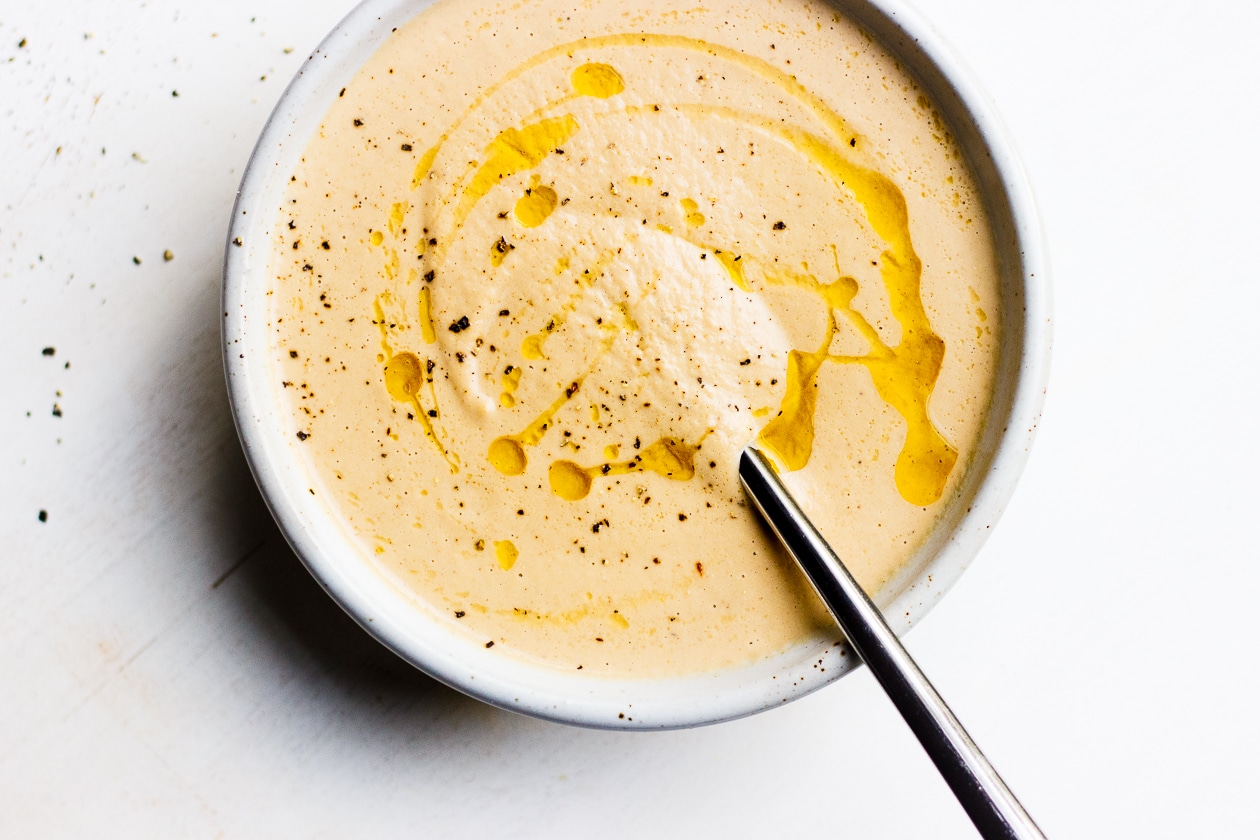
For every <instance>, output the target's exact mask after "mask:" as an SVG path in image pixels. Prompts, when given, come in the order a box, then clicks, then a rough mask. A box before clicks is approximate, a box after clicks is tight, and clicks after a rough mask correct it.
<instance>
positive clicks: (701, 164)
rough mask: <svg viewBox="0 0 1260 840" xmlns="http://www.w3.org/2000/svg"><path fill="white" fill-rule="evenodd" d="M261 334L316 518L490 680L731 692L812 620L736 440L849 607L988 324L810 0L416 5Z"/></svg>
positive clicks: (941, 440)
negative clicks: (516, 668) (512, 660)
mask: <svg viewBox="0 0 1260 840" xmlns="http://www.w3.org/2000/svg"><path fill="white" fill-rule="evenodd" d="M276 231H277V232H276V234H275V240H274V250H273V256H272V275H273V284H274V285H273V288H272V295H273V305H272V310H271V324H270V328H271V330H272V331H273V335H274V346H275V349H276V361H275V376H276V380H277V383H276V384H277V387H278V388H282V389H283V391H284V393H285V394H287V395H288V396H289V397H290V398H291V399H290V405H291V406H292V429H291V433H292V434H293V435H294V436H295V442H294V445H295V446H299V447H301V448H302V450H303V451H304V452H305V454H306V456H307V457H308V458H309V463H310V467H311V473H312V484H311V489H312V492H313V493H315V494H316V495H317V496H320V497H322V498H323V500H324V501H325V502H326V503H327V504H328V505H329V508H330V509H331V510H332V511H333V512H334V515H336V516H337V517H339V518H340V520H341V521H342V522H343V523H344V525H345V527H346V528H347V529H348V530H349V531H350V532H351V533H353V534H354V535H355V537H356V540H357V542H358V544H359V545H361V547H362V554H363V560H364V562H365V563H370V564H374V565H375V567H376V568H377V569H378V570H379V571H380V572H381V573H382V574H383V575H386V576H387V577H389V578H390V579H391V580H393V581H394V582H395V583H396V585H397V586H399V587H401V588H402V589H403V590H404V591H406V592H407V593H410V594H411V595H412V596H414V600H415V603H416V608H417V609H421V610H426V611H429V612H431V613H432V614H433V615H434V617H435V619H436V620H440V621H445V622H449V623H450V624H452V625H455V626H458V627H460V628H462V631H463V632H467V633H469V634H472V635H473V636H474V637H475V638H477V639H478V640H479V641H480V640H484V643H485V645H486V646H487V647H491V646H494V647H496V648H498V649H500V650H503V651H504V652H505V655H514V656H523V657H530V658H534V659H536V660H541V661H545V662H546V663H549V664H550V665H553V666H555V667H557V668H564V669H582V670H584V671H586V672H589V673H591V674H593V675H594V674H599V673H605V674H615V675H618V676H643V677H655V676H667V675H671V674H683V673H692V672H696V671H701V670H707V669H713V668H723V667H731V666H736V665H739V664H741V663H745V662H748V661H750V660H752V659H756V658H759V657H765V656H768V655H771V654H774V653H776V652H779V651H781V650H783V649H785V648H787V647H789V646H791V645H792V644H793V643H796V642H799V641H801V640H803V639H808V638H810V637H814V636H817V635H819V634H828V633H831V632H832V631H831V630H830V621H829V619H828V618H827V616H826V614H825V612H824V611H823V610H822V608H821V606H820V605H819V604H818V603H817V601H816V599H815V598H814V596H813V594H812V593H811V592H810V590H809V588H808V584H807V583H806V582H805V581H804V579H803V578H802V577H801V576H800V574H799V573H798V572H797V571H796V570H795V568H793V566H792V565H791V562H790V560H788V559H787V558H785V556H784V555H783V554H782V552H781V551H780V549H779V548H778V547H777V545H776V544H775V542H774V539H773V536H772V535H771V534H769V533H768V532H767V531H766V530H765V528H764V527H763V526H762V524H761V523H760V521H759V520H758V517H757V515H756V512H755V510H754V509H753V508H752V507H751V506H750V505H749V504H748V503H747V501H746V500H745V497H744V494H743V491H742V489H741V487H740V485H739V481H738V478H737V475H736V464H737V459H738V453H739V451H740V449H741V448H742V447H743V446H744V445H745V444H747V443H749V442H750V441H757V442H758V443H759V445H760V446H761V447H762V448H763V449H764V450H765V451H767V452H768V453H770V454H771V456H772V457H773V459H774V461H775V463H776V464H777V465H778V467H779V468H780V471H781V473H782V474H783V475H784V476H785V478H786V480H787V482H788V483H789V485H790V486H791V487H792V488H793V491H794V492H795V493H796V495H797V496H798V498H799V499H800V500H801V502H802V505H803V507H804V508H805V509H806V512H807V513H808V514H809V515H810V516H811V517H812V518H813V519H814V521H815V522H816V523H818V524H819V527H820V529H821V530H822V531H823V532H824V534H825V535H826V537H827V538H828V540H829V541H830V542H831V544H832V545H833V547H834V548H835V549H836V550H837V552H838V553H839V554H840V555H841V556H842V557H843V558H844V559H845V561H846V563H848V564H849V566H850V568H851V569H852V570H853V572H854V574H855V575H856V576H857V578H858V579H859V581H861V583H862V584H863V586H865V587H866V589H867V590H868V591H870V592H877V591H878V590H879V589H880V587H881V586H883V585H884V584H886V583H887V582H888V581H889V580H891V579H892V578H893V576H894V575H895V574H896V573H897V572H898V570H899V569H900V568H902V567H903V566H904V565H905V564H906V563H907V561H908V560H909V559H910V558H911V557H912V556H913V555H914V553H915V551H916V549H917V548H918V547H919V546H920V545H921V544H922V542H923V540H924V539H925V537H926V536H927V534H929V533H930V531H931V529H932V528H933V526H934V524H935V523H936V522H937V521H938V519H939V517H940V514H941V512H942V511H943V510H944V508H945V506H946V505H947V504H948V503H949V501H950V499H951V498H952V497H953V495H954V494H955V493H956V492H957V488H958V486H959V483H960V480H961V477H962V475H963V474H964V472H965V471H966V469H967V466H968V462H969V460H970V456H971V453H972V451H973V449H974V447H975V445H976V442H977V440H978V437H979V435H980V432H981V427H982V424H983V421H984V418H985V414H986V411H987V408H988V404H989V394H990V389H991V387H992V384H993V373H994V368H995V363H996V355H997V340H998V329H999V323H1000V319H1001V312H1000V311H999V308H998V278H997V269H996V264H995V258H994V255H993V249H992V244H991V235H990V231H989V228H988V225H987V222H986V219H985V216H984V213H983V208H982V207H981V206H980V203H979V200H978V197H977V192H976V188H975V186H974V184H973V181H972V177H971V174H970V173H969V170H968V168H967V166H966V164H965V163H964V162H963V160H962V158H961V156H960V154H959V152H958V150H957V148H956V147H955V145H954V143H953V140H952V138H951V136H950V131H949V129H948V127H947V126H946V125H945V124H943V122H942V121H941V118H940V116H939V115H938V113H937V111H936V110H935V108H934V106H933V103H932V102H931V101H929V100H928V99H927V98H926V97H925V95H924V94H923V92H922V91H921V90H920V88H919V86H918V85H917V83H916V81H915V80H914V79H913V78H912V77H910V76H909V75H908V74H907V73H906V72H905V71H904V70H903V69H902V68H901V67H900V66H899V64H898V62H897V61H896V60H895V59H894V58H893V57H892V56H891V55H890V54H889V53H888V52H886V51H885V50H884V49H883V48H882V47H881V46H880V45H879V44H878V43H876V42H874V41H873V40H872V39H871V38H869V37H868V36H867V35H866V34H865V33H864V32H863V31H862V30H860V29H858V28H857V27H856V26H855V25H853V24H852V23H851V22H850V21H848V20H847V19H845V18H844V17H842V16H840V15H838V14H836V13H835V11H834V10H833V9H831V8H830V7H829V6H827V5H825V4H823V3H820V2H811V0H783V2H767V3H756V4H745V3H738V2H730V0H717V2H712V3H706V4H705V5H704V6H703V7H701V6H695V7H679V6H676V5H675V4H673V3H668V2H663V0H649V2H645V3H636V4H634V5H633V9H631V8H630V7H628V6H627V5H626V4H623V3H614V2H611V1H610V0H592V1H591V2H586V3H581V4H577V5H575V4H573V3H572V2H558V0H536V1H534V2H521V3H515V4H507V3H487V2H478V1H477V0H458V2H456V0H442V2H439V3H437V4H436V5H435V6H433V7H432V8H430V9H428V10H427V11H425V12H423V13H422V14H421V15H419V16H418V17H417V18H415V19H414V20H413V21H412V22H410V23H409V24H408V25H407V26H404V27H401V28H399V29H398V30H397V31H395V32H394V33H392V34H391V35H390V36H389V38H388V39H387V40H386V41H385V42H384V44H383V45H382V46H381V47H380V49H379V50H378V51H377V52H376V54H375V55H374V56H373V57H372V58H371V59H370V60H369V61H368V62H367V64H366V65H365V66H364V67H363V68H362V69H361V71H360V72H359V73H358V74H357V75H356V76H355V78H354V79H353V80H352V81H351V82H350V83H349V84H347V85H346V87H345V89H344V90H343V91H342V92H341V94H340V96H338V97H337V98H336V99H335V100H334V101H333V102H332V103H331V105H330V106H329V108H328V112H327V115H326V116H325V118H324V120H323V123H322V126H321V128H320V130H319V132H318V134H317V136H315V137H313V138H312V139H311V140H310V142H309V145H308V146H307V148H306V150H305V152H304V155H303V157H302V160H301V163H300V165H299V166H298V167H297V169H296V171H295V172H294V173H293V177H292V180H291V182H290V184H289V189H288V193H287V195H286V198H285V203H284V206H283V207H282V208H280V209H279V217H278V223H277V226H276Z"/></svg>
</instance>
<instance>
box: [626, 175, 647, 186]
mask: <svg viewBox="0 0 1260 840" xmlns="http://www.w3.org/2000/svg"><path fill="white" fill-rule="evenodd" d="M626 180H628V181H629V182H630V185H631V186H633V187H650V186H652V179H651V178H649V177H647V176H646V175H631V176H630V177H629V178H627V179H626Z"/></svg>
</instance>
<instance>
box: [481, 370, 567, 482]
mask: <svg viewBox="0 0 1260 840" xmlns="http://www.w3.org/2000/svg"><path fill="white" fill-rule="evenodd" d="M581 387H582V381H581V380H580V379H575V380H574V381H573V383H572V384H571V385H569V386H568V387H567V388H565V389H564V391H563V392H562V393H561V394H560V396H559V397H557V398H556V400H555V402H553V403H552V404H551V405H549V406H547V409H546V410H545V411H543V412H542V413H541V414H539V415H538V416H537V417H535V418H534V419H533V421H532V422H531V423H530V424H529V425H528V426H526V427H525V428H524V429H522V430H521V431H520V432H519V433H518V434H515V435H503V436H502V437H498V438H495V440H494V441H493V442H492V443H491V444H490V449H489V450H488V451H487V452H486V458H487V459H488V460H489V461H490V463H491V465H493V466H494V468H495V469H496V470H498V471H499V472H501V473H503V474H504V475H520V474H521V473H523V472H525V467H526V466H528V465H529V459H528V458H527V457H526V455H525V447H527V446H537V445H538V444H539V443H541V442H542V439H543V436H544V435H546V434H547V430H548V429H550V428H551V422H552V418H554V417H555V416H556V412H558V411H559V410H560V409H562V408H564V407H565V405H566V404H567V403H568V402H569V400H571V399H573V395H574V394H576V393H577V392H578V389H580V388H581Z"/></svg>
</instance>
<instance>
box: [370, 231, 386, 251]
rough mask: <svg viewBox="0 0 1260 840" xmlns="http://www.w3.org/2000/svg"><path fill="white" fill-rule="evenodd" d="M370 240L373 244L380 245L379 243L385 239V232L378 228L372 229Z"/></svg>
mask: <svg viewBox="0 0 1260 840" xmlns="http://www.w3.org/2000/svg"><path fill="white" fill-rule="evenodd" d="M370 241H371V243H372V244H373V245H374V246H376V247H380V244H381V243H382V242H384V241H385V234H383V233H381V232H380V231H379V230H374V231H372V236H371V239H370Z"/></svg>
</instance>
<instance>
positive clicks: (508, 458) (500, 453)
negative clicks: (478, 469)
mask: <svg viewBox="0 0 1260 840" xmlns="http://www.w3.org/2000/svg"><path fill="white" fill-rule="evenodd" d="M486 457H487V458H489V459H490V463H491V465H493V466H494V468H495V469H496V470H498V471H499V472H501V473H503V474H504V475H520V474H521V473H523V472H525V467H526V466H528V465H529V460H528V459H527V458H526V457H525V447H523V446H521V442H520V441H519V440H517V439H516V438H513V437H508V436H504V437H500V438H495V440H494V442H493V443H491V444H490V450H489V451H488V452H487V453H486Z"/></svg>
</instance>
